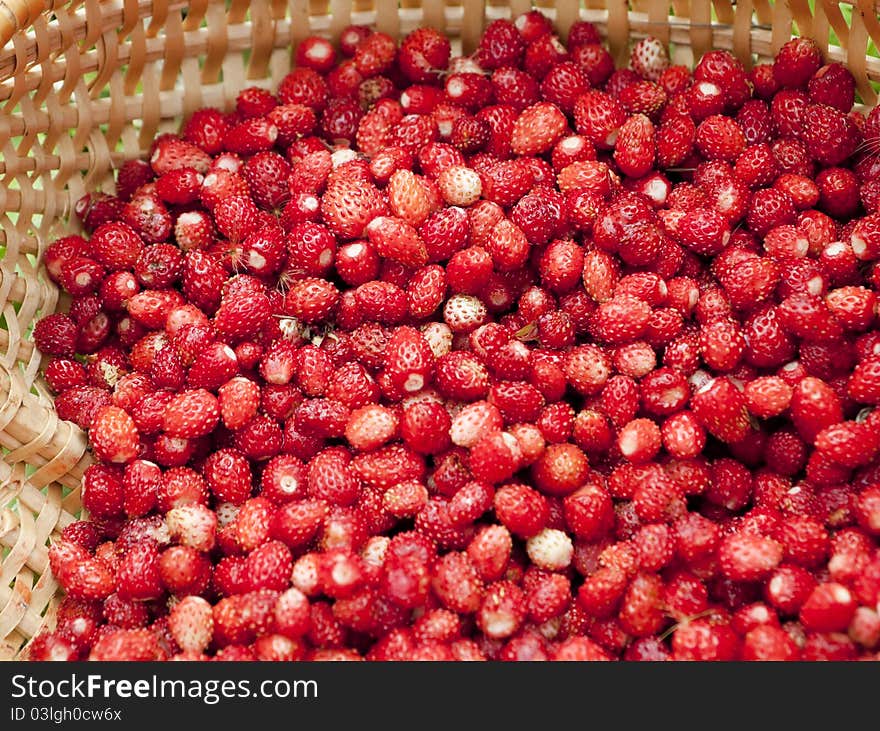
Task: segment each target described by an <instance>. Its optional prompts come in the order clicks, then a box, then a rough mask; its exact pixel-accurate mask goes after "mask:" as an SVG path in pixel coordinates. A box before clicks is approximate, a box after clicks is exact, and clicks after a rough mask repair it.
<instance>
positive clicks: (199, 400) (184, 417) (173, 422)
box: [163, 389, 220, 439]
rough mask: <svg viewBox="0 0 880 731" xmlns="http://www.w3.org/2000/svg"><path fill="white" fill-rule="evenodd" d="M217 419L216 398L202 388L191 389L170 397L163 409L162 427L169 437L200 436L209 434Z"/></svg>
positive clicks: (218, 412)
mask: <svg viewBox="0 0 880 731" xmlns="http://www.w3.org/2000/svg"><path fill="white" fill-rule="evenodd" d="M219 419H220V409H219V407H218V404H217V398H216V397H215V396H214V395H213V394H211V393H209V392H208V391H205V390H204V389H193V390H190V391H183V392H181V393H179V394H177V395H176V396H175V397H174V398H173V399H171V401H170V402H169V403H168V405H167V407H166V409H165V416H164V419H163V429H164V431H165V433H166V434H167V435H168V436H171V437H183V438H186V439H189V438H192V437H201V436H205V435H207V434H210V433H211V432H212V431H213V430H214V427H215V426H216V425H217V422H218V420H219Z"/></svg>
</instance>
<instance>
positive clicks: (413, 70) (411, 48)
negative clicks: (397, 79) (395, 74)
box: [397, 28, 450, 83]
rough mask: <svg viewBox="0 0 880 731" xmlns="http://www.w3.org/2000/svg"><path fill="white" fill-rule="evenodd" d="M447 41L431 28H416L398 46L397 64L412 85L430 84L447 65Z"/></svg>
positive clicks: (448, 48)
mask: <svg viewBox="0 0 880 731" xmlns="http://www.w3.org/2000/svg"><path fill="white" fill-rule="evenodd" d="M449 55H450V45H449V39H448V38H446V37H445V36H443V35H442V34H440V33H438V32H437V31H436V30H434V29H433V28H418V29H417V30H414V31H413V32H412V33H410V34H409V35H408V36H407V37H406V38H404V39H403V42H402V43H401V44H400V50H399V51H398V54H397V63H398V64H399V65H400V70H401V71H402V72H403V75H404V76H406V78H408V79H409V80H410V81H412V82H413V83H426V82H430V81H432V80H433V79H435V78H436V77H437V75H438V74H439V73H440V72H442V71H445V70H446V67H447V66H448V65H449Z"/></svg>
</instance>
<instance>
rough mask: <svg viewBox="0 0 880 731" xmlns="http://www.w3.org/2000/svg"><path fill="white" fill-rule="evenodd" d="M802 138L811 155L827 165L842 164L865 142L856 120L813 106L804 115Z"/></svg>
mask: <svg viewBox="0 0 880 731" xmlns="http://www.w3.org/2000/svg"><path fill="white" fill-rule="evenodd" d="M802 139H803V141H804V144H806V146H807V150H809V152H810V155H811V156H812V157H813V158H814V159H816V160H817V161H818V162H820V163H822V164H823V165H839V164H840V163H842V162H843V161H844V160H846V159H847V158H848V157H850V156H851V155H852V154H853V153H854V152H855V150H856V148H857V147H858V146H859V143H860V142H861V134H860V133H859V131H858V129H857V128H856V126H855V124H854V123H853V121H852V120H851V119H850V118H849V117H848V116H847V115H845V114H843V113H842V112H841V111H839V110H837V109H834V108H833V107H829V106H826V105H824V104H810V105H808V106H807V108H806V109H805V110H804V113H803V134H802Z"/></svg>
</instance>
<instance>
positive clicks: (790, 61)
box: [773, 38, 822, 89]
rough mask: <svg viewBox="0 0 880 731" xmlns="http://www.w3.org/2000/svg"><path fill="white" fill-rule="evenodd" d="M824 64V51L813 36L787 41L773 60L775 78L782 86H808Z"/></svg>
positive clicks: (790, 87) (788, 87)
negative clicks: (822, 51)
mask: <svg viewBox="0 0 880 731" xmlns="http://www.w3.org/2000/svg"><path fill="white" fill-rule="evenodd" d="M821 65H822V53H821V51H820V50H819V47H818V46H817V45H816V42H815V41H814V40H812V39H811V38H793V39H792V40H790V41H788V42H787V43H785V44H784V45H783V46H782V48H780V49H779V52H778V53H777V54H776V59H775V60H774V62H773V78H774V80H775V81H776V83H777V84H779V85H780V86H782V87H784V88H787V89H793V88H797V87H799V86H800V87H803V86H806V84H807V82H808V81H809V80H810V78H811V77H812V76H813V74H814V73H816V71H818V70H819V67H820V66H821Z"/></svg>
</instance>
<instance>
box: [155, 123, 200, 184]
mask: <svg viewBox="0 0 880 731" xmlns="http://www.w3.org/2000/svg"><path fill="white" fill-rule="evenodd" d="M190 124H191V125H192V128H191V129H190V128H189V126H188V129H190V136H191V137H193V138H194V140H193V142H196V141H197V140H198V141H201V140H199V137H202V138H204V137H205V132H202V133H201V134H197V133H196V132H195V127H196V125H199V124H200V121H199V120H196V121H191V122H190ZM203 129H204V128H203ZM193 142H187V141H186V140H184V139H181V138H179V137H176V136H174V135H167V136H165V137H163V138H162V139H160V140H159V142H158V143H157V144H156V145H155V147H154V148H153V153H152V155H151V156H150V165H151V166H152V168H153V171H154V172H155V173H156V175H163V174H165V173H167V172H170V171H171V170H177V169H179V168H193V169H195V171H196V172H199V173H201V174H202V175H204V174H205V173H207V172H208V168H209V167H210V165H211V156H210V155H209V154H208V152H206V151H205V150H203V149H201V148H200V147H197V146H196V144H193Z"/></svg>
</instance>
